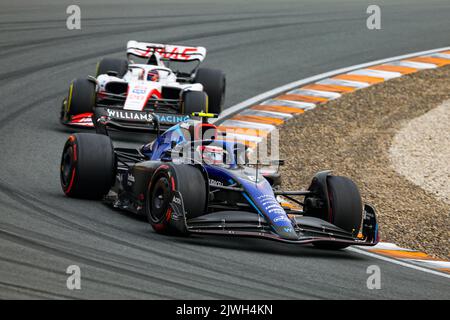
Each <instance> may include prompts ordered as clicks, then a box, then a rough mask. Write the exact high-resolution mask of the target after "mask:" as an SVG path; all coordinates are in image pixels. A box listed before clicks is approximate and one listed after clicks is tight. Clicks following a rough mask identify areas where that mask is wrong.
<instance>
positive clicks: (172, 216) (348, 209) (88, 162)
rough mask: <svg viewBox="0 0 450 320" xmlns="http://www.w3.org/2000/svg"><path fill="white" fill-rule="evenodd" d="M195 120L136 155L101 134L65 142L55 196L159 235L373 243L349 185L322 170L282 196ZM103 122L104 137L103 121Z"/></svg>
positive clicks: (369, 223) (240, 153)
mask: <svg viewBox="0 0 450 320" xmlns="http://www.w3.org/2000/svg"><path fill="white" fill-rule="evenodd" d="M194 116H197V117H201V121H198V120H193V119H190V120H187V121H185V122H182V123H179V124H177V125H174V126H172V127H171V128H170V129H168V130H166V131H165V132H164V133H162V134H160V135H158V136H157V137H156V139H155V140H154V141H153V142H151V143H149V144H146V145H144V146H142V147H141V148H138V149H126V148H114V147H113V144H112V142H111V139H110V138H109V136H108V135H107V134H98V133H76V134H73V135H71V136H70V137H69V139H68V140H67V142H66V144H65V146H64V149H63V152H62V160H61V174H60V177H61V185H62V189H63V191H64V193H65V194H66V195H67V196H69V197H77V198H89V199H99V200H100V199H102V200H103V201H105V202H106V203H108V204H109V205H111V206H112V207H114V208H116V209H122V210H126V211H131V212H133V213H136V214H142V215H145V216H147V218H148V221H149V222H150V224H151V225H152V227H153V229H154V230H155V231H156V232H158V233H165V234H180V235H189V234H204V235H225V236H245V237H257V238H265V239H270V240H276V241H281V242H287V243H295V244H307V243H312V244H314V245H316V246H318V247H321V248H325V249H341V248H345V247H347V246H350V245H365V246H373V245H375V244H376V243H377V242H378V224H377V220H376V214H375V210H374V208H373V207H371V206H370V205H368V204H363V203H362V200H361V197H360V194H359V191H358V188H357V186H356V185H355V184H354V183H353V182H352V181H351V180H350V179H348V178H346V177H341V176H334V175H331V173H330V172H329V171H323V172H319V173H317V174H316V175H315V176H314V178H313V179H312V182H311V184H310V186H309V188H308V189H307V190H301V191H283V190H281V189H280V176H279V173H273V172H272V173H269V174H264V172H263V171H262V170H261V168H259V165H258V162H256V164H255V163H252V162H251V161H249V157H248V152H249V150H248V148H247V147H246V146H245V145H243V144H241V143H238V142H233V141H229V140H226V139H222V140H221V137H220V133H219V132H217V128H216V127H215V126H214V125H213V124H210V123H208V117H211V115H210V114H194ZM103 120H104V121H100V122H99V125H101V126H104V127H105V130H103V132H106V133H107V130H106V127H108V125H109V120H108V119H107V118H103ZM154 120H155V121H157V117H156V116H155V117H154ZM272 161H274V162H278V163H280V164H282V161H280V160H272Z"/></svg>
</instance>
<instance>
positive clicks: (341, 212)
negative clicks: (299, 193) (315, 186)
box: [305, 175, 363, 250]
mask: <svg viewBox="0 0 450 320" xmlns="http://www.w3.org/2000/svg"><path fill="white" fill-rule="evenodd" d="M326 186H327V194H325V196H327V197H328V208H326V206H324V208H323V209H322V210H318V211H316V216H317V217H318V218H321V219H323V220H325V221H327V222H330V223H332V224H334V225H335V226H337V227H339V228H341V229H343V230H345V231H347V232H348V233H351V234H352V235H353V236H357V233H358V232H359V229H360V227H361V223H362V215H363V207H362V200H361V195H360V193H359V190H358V187H357V186H356V184H355V183H354V182H353V181H352V180H351V179H349V178H347V177H340V176H331V175H329V176H327V177H326ZM322 191H323V190H322ZM325 200H326V199H323V200H322V201H325ZM305 202H307V199H305ZM314 245H315V246H316V247H319V248H323V249H333V250H337V249H343V248H346V247H348V246H349V245H348V244H344V243H338V242H317V243H314Z"/></svg>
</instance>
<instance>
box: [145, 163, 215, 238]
mask: <svg viewBox="0 0 450 320" xmlns="http://www.w3.org/2000/svg"><path fill="white" fill-rule="evenodd" d="M176 191H178V192H179V193H180V194H181V198H182V199H180V200H181V201H182V203H183V206H184V210H185V212H186V218H187V219H189V218H194V217H197V216H199V215H202V214H204V212H205V209H206V201H207V192H206V184H205V179H204V177H203V175H202V173H201V171H200V170H199V169H197V168H195V167H193V166H190V165H174V164H170V163H168V164H162V165H161V166H160V167H159V168H158V169H156V170H155V173H154V174H153V177H152V179H151V183H150V185H149V188H148V192H147V196H146V201H145V212H146V214H147V218H148V221H149V222H150V224H151V225H152V227H153V229H154V230H155V231H156V232H158V233H164V234H174V233H175V234H180V233H181V234H186V233H187V231H186V230H185V229H183V230H180V229H175V228H173V227H172V226H171V224H170V220H171V219H172V215H173V209H172V207H171V205H170V203H171V202H172V200H173V198H174V196H175V195H176V193H175V192H176Z"/></svg>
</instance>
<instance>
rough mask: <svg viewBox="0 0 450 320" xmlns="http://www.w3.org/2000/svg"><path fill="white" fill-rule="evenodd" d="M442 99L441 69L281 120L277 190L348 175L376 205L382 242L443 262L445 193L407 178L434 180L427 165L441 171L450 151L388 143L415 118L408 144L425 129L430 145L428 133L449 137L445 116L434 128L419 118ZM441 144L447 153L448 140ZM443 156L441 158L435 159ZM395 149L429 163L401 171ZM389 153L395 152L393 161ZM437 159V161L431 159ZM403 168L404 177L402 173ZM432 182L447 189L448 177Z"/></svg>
mask: <svg viewBox="0 0 450 320" xmlns="http://www.w3.org/2000/svg"><path fill="white" fill-rule="evenodd" d="M449 99H450V67H449V66H447V67H443V68H439V69H433V70H426V71H420V72H418V73H415V74H410V75H406V76H403V77H401V78H397V79H393V80H390V81H387V82H384V83H380V84H377V85H374V86H372V87H369V88H367V89H363V90H359V91H356V92H353V93H349V94H346V95H344V96H343V97H341V98H339V99H336V100H333V101H330V102H327V103H325V104H322V105H320V106H318V107H317V108H315V109H313V110H311V111H308V112H305V113H304V114H301V115H300V116H298V117H297V118H295V119H293V120H290V121H288V122H287V123H286V124H285V125H284V126H283V127H282V128H281V133H280V135H281V139H280V154H281V157H282V158H283V159H286V164H285V166H283V167H282V168H281V172H282V176H283V179H284V180H283V186H284V188H285V189H288V188H298V187H306V186H307V185H308V184H309V182H310V179H311V177H312V176H313V175H314V173H315V172H317V171H319V170H324V169H331V170H333V173H334V174H335V175H344V176H348V177H350V178H352V179H353V180H354V181H355V182H356V183H357V184H358V186H359V188H360V191H361V194H362V197H363V199H364V200H365V201H366V202H368V203H371V204H373V205H374V206H375V207H376V209H377V211H378V218H379V222H380V229H381V239H382V241H386V242H394V243H396V244H397V245H400V246H403V247H407V248H411V249H416V250H421V251H424V252H426V253H428V254H430V255H431V256H434V257H436V258H447V259H448V258H449V257H450V252H449V248H450V246H449V244H450V204H449V203H446V202H445V201H444V200H445V197H448V194H447V195H439V194H437V193H436V192H435V190H433V189H430V188H427V187H425V185H424V183H418V182H417V181H416V180H414V178H413V177H417V176H419V177H420V176H426V175H428V176H430V172H434V173H433V175H436V172H435V171H437V170H439V168H438V167H430V166H444V167H445V164H447V166H448V162H449V161H450V159H449V158H448V154H449V150H448V149H447V150H440V149H439V148H434V147H432V146H427V147H426V149H423V150H421V145H423V144H424V143H425V144H426V141H422V142H423V143H422V144H421V145H417V146H415V147H414V146H411V145H409V148H410V149H408V147H406V145H407V142H408V143H409V142H411V143H414V142H413V141H412V140H411V141H409V140H408V138H407V137H405V138H404V140H403V143H404V144H403V145H402V144H400V145H399V144H398V143H399V142H398V140H397V139H395V144H393V142H394V137H396V135H397V134H399V135H401V134H403V131H402V130H404V128H405V127H408V123H410V121H414V120H413V119H416V118H418V117H421V116H423V117H421V118H418V119H416V121H417V123H416V124H414V123H413V124H412V125H411V128H410V130H412V131H414V130H417V132H416V133H415V134H414V137H411V139H419V138H420V132H422V133H423V134H425V132H426V134H425V137H424V139H431V140H430V142H431V141H432V140H433V141H434V140H436V139H440V138H437V137H435V136H434V135H433V133H432V131H433V130H434V129H435V130H446V131H447V133H448V130H449V126H450V123H449V122H448V119H447V120H445V119H442V121H443V122H444V123H440V124H439V126H438V127H436V124H435V122H434V121H438V122H439V119H434V121H430V123H429V124H427V123H425V122H427V121H428V120H430V117H429V116H428V117H427V116H424V115H425V114H426V113H427V112H429V111H430V110H433V109H435V108H437V107H438V106H440V105H441V104H443V103H444V102H445V101H446V100H449ZM431 117H433V114H432V116H431ZM417 124H420V125H419V126H417ZM441 138H442V139H445V135H441ZM446 138H447V139H449V138H448V135H447V137H446ZM405 141H407V142H405ZM405 143H406V144H405ZM440 143H442V144H444V143H445V142H440ZM445 145H446V146H447V147H446V148H448V140H447V144H445ZM400 149H403V150H402V151H400ZM391 150H393V151H391ZM444 151H445V152H446V154H447V156H446V158H447V160H446V159H445V158H442V157H445V155H444V154H442V152H444ZM398 152H407V153H409V152H412V153H415V152H418V153H419V154H422V155H424V154H425V155H424V156H426V159H423V161H425V162H428V164H429V166H426V167H423V166H422V165H421V164H420V162H415V161H409V160H408V161H407V162H406V164H405V163H403V164H401V165H400V166H401V168H402V169H400V168H399V160H398V158H402V155H399V154H398ZM392 154H396V157H397V161H396V163H393V162H392V160H394V158H395V157H394V158H392V159H391V156H392ZM412 157H414V154H413V155H412ZM438 158H439V159H441V160H440V161H434V159H438ZM427 159H428V160H429V161H427ZM446 162H447V163H446ZM442 163H443V164H442ZM405 166H407V171H411V172H410V173H405V172H404V171H403V170H404V169H405ZM447 168H448V167H447ZM428 181H429V180H428ZM436 183H437V184H443V187H444V188H446V190H447V191H446V192H448V185H449V181H448V177H447V181H445V180H439V181H436Z"/></svg>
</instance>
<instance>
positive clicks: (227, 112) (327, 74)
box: [218, 47, 450, 121]
mask: <svg viewBox="0 0 450 320" xmlns="http://www.w3.org/2000/svg"><path fill="white" fill-rule="evenodd" d="M447 50H450V47H444V48H439V49H433V50H428V51H422V52H417V53H412V54H406V55H402V56H397V57H393V58H388V59H382V60H376V61H372V62H367V63H363V64H358V65H354V66H351V67H347V68H342V69H337V70H334V71H329V72H325V73H322V74H319V75H316V76H312V77H309V78H306V79H302V80H298V81H294V82H291V83H288V84H286V85H284V86H281V87H278V88H275V89H272V90H269V91H266V92H264V93H262V94H260V95H257V96H255V97H253V98H250V99H248V100H245V101H243V102H241V103H238V104H236V105H234V106H232V107H230V108H227V109H226V110H224V111H223V112H222V113H221V115H220V119H222V118H227V117H229V116H230V115H232V114H234V113H236V112H239V111H240V110H242V109H245V108H247V107H249V106H251V105H254V104H256V103H258V102H261V101H263V100H266V99H268V98H271V97H274V96H276V95H278V94H281V93H282V92H286V91H289V90H292V89H294V88H296V87H300V86H302V85H305V84H308V83H311V82H316V81H319V80H322V79H325V78H330V77H332V76H335V75H338V74H342V73H348V72H351V71H354V70H357V69H363V68H367V67H371V66H374V65H378V64H383V63H389V62H393V61H397V60H402V59H408V58H414V57H417V56H422V55H427V54H428V55H429V54H433V53H437V52H440V51H447ZM406 64H409V65H413V64H414V65H416V66H417V65H418V63H414V62H407V63H406ZM426 65H427V64H424V63H420V66H421V67H422V68H423V67H428V66H430V65H429V64H428V66H426ZM220 119H218V120H219V121H220Z"/></svg>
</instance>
